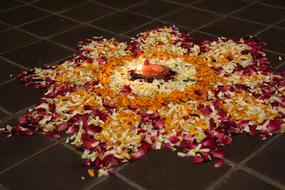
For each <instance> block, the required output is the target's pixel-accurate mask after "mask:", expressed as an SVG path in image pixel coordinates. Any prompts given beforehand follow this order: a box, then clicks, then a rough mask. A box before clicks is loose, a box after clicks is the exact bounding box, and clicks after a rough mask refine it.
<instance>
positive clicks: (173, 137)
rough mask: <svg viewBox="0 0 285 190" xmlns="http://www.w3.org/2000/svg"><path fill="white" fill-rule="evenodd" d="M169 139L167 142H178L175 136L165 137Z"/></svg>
mask: <svg viewBox="0 0 285 190" xmlns="http://www.w3.org/2000/svg"><path fill="white" fill-rule="evenodd" d="M167 139H168V140H169V142H171V143H172V144H175V143H177V142H179V139H178V138H177V137H175V136H170V137H168V138H167Z"/></svg>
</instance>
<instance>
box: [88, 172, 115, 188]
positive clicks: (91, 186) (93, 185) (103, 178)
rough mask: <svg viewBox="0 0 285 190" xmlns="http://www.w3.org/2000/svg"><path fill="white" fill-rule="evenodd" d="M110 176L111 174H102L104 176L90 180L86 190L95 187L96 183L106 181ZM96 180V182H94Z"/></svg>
mask: <svg viewBox="0 0 285 190" xmlns="http://www.w3.org/2000/svg"><path fill="white" fill-rule="evenodd" d="M109 178H110V176H109V175H108V176H102V177H100V178H98V177H97V178H95V179H94V180H92V181H90V182H89V185H88V186H87V187H86V188H84V189H85V190H91V189H92V188H93V187H95V186H96V185H98V184H99V183H102V182H104V181H106V180H107V179H109ZM93 181H94V182H93Z"/></svg>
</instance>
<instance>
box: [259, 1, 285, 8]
mask: <svg viewBox="0 0 285 190" xmlns="http://www.w3.org/2000/svg"><path fill="white" fill-rule="evenodd" d="M256 4H259V5H263V6H266V7H271V8H276V9H283V10H284V9H285V7H282V6H278V5H271V4H269V3H263V2H260V1H258V2H257V3H256Z"/></svg>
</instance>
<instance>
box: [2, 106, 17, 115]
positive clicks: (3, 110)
mask: <svg viewBox="0 0 285 190" xmlns="http://www.w3.org/2000/svg"><path fill="white" fill-rule="evenodd" d="M0 110H1V111H2V112H4V113H6V114H7V115H9V116H10V117H13V116H14V114H13V113H11V112H9V111H8V110H6V109H5V108H4V107H3V106H0Z"/></svg>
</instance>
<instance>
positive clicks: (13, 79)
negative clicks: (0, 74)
mask: <svg viewBox="0 0 285 190" xmlns="http://www.w3.org/2000/svg"><path fill="white" fill-rule="evenodd" d="M15 80H16V78H12V79H8V80H5V81H3V82H1V83H0V86H3V85H5V84H8V83H10V82H13V81H15Z"/></svg>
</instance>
